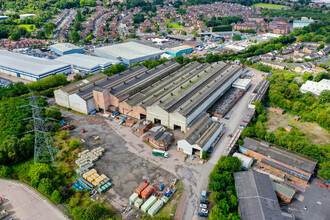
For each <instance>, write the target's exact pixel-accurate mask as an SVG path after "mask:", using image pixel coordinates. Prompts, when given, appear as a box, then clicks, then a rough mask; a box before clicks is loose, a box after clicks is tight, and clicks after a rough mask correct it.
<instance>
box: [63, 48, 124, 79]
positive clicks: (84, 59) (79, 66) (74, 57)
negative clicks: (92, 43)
mask: <svg viewBox="0 0 330 220" xmlns="http://www.w3.org/2000/svg"><path fill="white" fill-rule="evenodd" d="M56 61H59V62H62V63H67V64H70V65H71V66H72V68H73V70H75V71H79V73H80V74H83V75H87V74H90V73H97V72H100V71H103V70H105V69H108V68H109V67H110V66H111V65H113V64H119V63H120V61H118V60H110V59H106V58H102V57H96V56H88V55H84V54H78V53H75V54H68V55H64V56H61V57H58V58H56Z"/></svg>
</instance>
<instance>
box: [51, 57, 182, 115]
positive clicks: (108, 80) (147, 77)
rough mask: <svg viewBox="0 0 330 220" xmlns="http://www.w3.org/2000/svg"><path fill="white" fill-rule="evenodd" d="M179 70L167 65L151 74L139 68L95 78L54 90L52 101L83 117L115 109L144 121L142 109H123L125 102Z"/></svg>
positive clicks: (100, 75) (98, 75) (134, 107)
mask: <svg viewBox="0 0 330 220" xmlns="http://www.w3.org/2000/svg"><path fill="white" fill-rule="evenodd" d="M179 68H180V64H178V63H176V62H174V61H168V62H166V63H164V64H162V65H160V66H158V67H156V68H154V69H151V70H148V69H147V68H146V67H144V66H141V65H140V66H136V67H133V68H130V69H128V70H126V71H124V72H122V73H120V74H116V75H114V76H112V77H106V76H105V75H104V74H97V75H94V76H92V77H89V78H87V79H85V80H83V81H82V82H78V83H75V84H71V85H68V86H66V87H63V88H61V89H59V90H56V91H55V92H54V94H55V100H56V102H57V104H59V105H63V106H66V107H68V106H69V107H68V108H71V109H73V110H75V111H78V112H82V113H85V114H88V113H90V112H91V111H93V110H95V109H96V110H100V109H103V110H108V109H119V111H120V112H121V113H124V114H128V115H130V116H133V117H141V115H142V117H143V116H144V117H145V115H146V110H145V109H143V108H140V107H139V106H127V104H126V102H125V100H127V99H129V97H131V96H133V95H134V94H136V93H139V92H140V91H141V90H143V89H144V88H146V87H148V86H150V85H151V84H153V83H155V82H157V81H159V80H160V79H162V78H164V77H165V76H168V75H169V74H171V73H173V72H174V71H176V70H178V69H179ZM98 77H99V78H98Z"/></svg>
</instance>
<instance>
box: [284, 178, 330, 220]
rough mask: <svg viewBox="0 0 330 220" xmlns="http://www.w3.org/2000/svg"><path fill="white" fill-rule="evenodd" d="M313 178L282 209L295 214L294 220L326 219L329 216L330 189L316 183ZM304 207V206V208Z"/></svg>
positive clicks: (316, 180)
mask: <svg viewBox="0 0 330 220" xmlns="http://www.w3.org/2000/svg"><path fill="white" fill-rule="evenodd" d="M315 182H319V183H320V182H321V181H320V180H318V179H313V180H312V181H311V184H310V185H309V186H307V188H306V191H305V192H303V193H302V192H298V193H297V194H296V195H295V196H294V198H293V200H292V202H291V204H290V205H286V206H284V207H283V209H284V210H286V211H288V212H291V213H293V214H294V215H295V218H296V220H327V219H329V216H330V209H329V204H330V189H329V188H324V187H322V186H319V185H316V184H315ZM304 207H306V208H304Z"/></svg>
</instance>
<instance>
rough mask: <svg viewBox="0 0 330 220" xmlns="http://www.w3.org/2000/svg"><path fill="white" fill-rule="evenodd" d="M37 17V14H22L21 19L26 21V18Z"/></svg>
mask: <svg viewBox="0 0 330 220" xmlns="http://www.w3.org/2000/svg"><path fill="white" fill-rule="evenodd" d="M34 16H36V15H35V14H22V15H20V16H19V18H20V19H24V18H31V17H34Z"/></svg>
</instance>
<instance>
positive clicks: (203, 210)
mask: <svg viewBox="0 0 330 220" xmlns="http://www.w3.org/2000/svg"><path fill="white" fill-rule="evenodd" d="M201 212H202V213H205V214H208V213H209V210H207V209H202V210H201Z"/></svg>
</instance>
